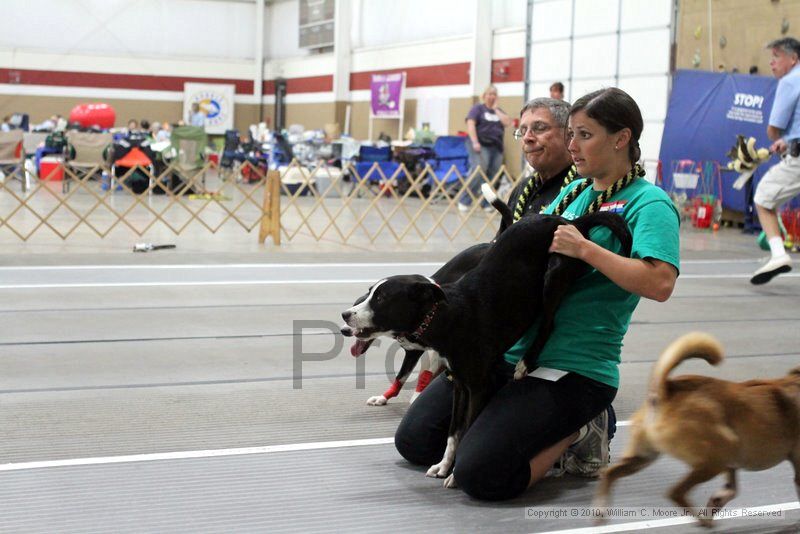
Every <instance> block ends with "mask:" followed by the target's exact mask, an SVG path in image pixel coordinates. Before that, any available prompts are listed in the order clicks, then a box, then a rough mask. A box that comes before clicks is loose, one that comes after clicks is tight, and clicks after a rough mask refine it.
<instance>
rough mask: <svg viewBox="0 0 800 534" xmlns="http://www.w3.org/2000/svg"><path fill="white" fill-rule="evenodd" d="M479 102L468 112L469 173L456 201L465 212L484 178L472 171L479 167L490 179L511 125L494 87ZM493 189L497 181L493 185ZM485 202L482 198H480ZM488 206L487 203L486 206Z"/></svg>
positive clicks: (476, 195) (501, 157)
mask: <svg viewBox="0 0 800 534" xmlns="http://www.w3.org/2000/svg"><path fill="white" fill-rule="evenodd" d="M481 100H482V102H481V103H480V104H475V105H474V106H472V109H470V110H469V113H467V118H466V121H467V133H468V137H467V140H466V144H467V152H468V153H469V166H470V171H469V172H470V176H472V179H471V180H469V181H468V182H467V185H466V187H465V191H464V192H463V193H462V194H461V198H460V199H459V201H458V210H459V211H467V210H469V207H470V205H471V204H472V197H471V196H470V195H469V194H468V193H467V190H468V191H470V192H471V193H472V194H473V195H474V196H475V198H480V196H481V193H480V189H481V184H482V183H483V180H482V179H481V178H480V174H473V173H475V170H476V169H478V168H479V167H480V169H481V170H483V172H484V173H486V177H487V178H488V179H489V180H492V179H493V178H494V177H495V175H496V174H497V172H498V171H499V170H500V167H501V165H502V164H503V131H504V130H505V128H506V126H509V125H511V117H509V116H508V115H506V113H505V112H504V111H503V110H502V109H500V107H499V106H498V105H497V88H496V87H495V86H494V85H490V86H489V87H487V88H486V90H485V91H484V92H483V96H482V97H481ZM493 185H494V187H495V189H496V188H497V187H498V186H499V185H500V184H499V181H498V182H497V183H494V184H493ZM482 202H484V203H485V201H482ZM487 208H488V206H487Z"/></svg>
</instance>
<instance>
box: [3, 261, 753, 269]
mask: <svg viewBox="0 0 800 534" xmlns="http://www.w3.org/2000/svg"><path fill="white" fill-rule="evenodd" d="M759 261H761V259H759V258H731V259H709V260H683V261H682V262H681V264H682V265H701V264H702V265H705V264H726V263H758V262H759ZM441 265H444V262H443V261H439V262H436V261H419V262H417V261H413V262H412V261H409V262H374V263H345V262H338V263H336V262H335V263H325V262H320V263H211V264H174V265H172V264H157V265H141V264H133V265H5V266H0V272H2V271H51V270H52V271H55V270H66V271H69V270H76V271H86V270H92V269H99V270H118V269H125V270H130V269H134V270H147V269H151V270H158V269H165V270H175V269H198V270H203V269H271V268H286V269H295V268H302V267H353V268H370V267H410V266H422V267H439V266H441Z"/></svg>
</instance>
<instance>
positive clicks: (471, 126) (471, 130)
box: [467, 119, 481, 152]
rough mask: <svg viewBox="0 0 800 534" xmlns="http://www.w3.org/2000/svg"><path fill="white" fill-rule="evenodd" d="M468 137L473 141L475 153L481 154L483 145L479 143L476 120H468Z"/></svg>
mask: <svg viewBox="0 0 800 534" xmlns="http://www.w3.org/2000/svg"><path fill="white" fill-rule="evenodd" d="M467 135H469V138H470V139H471V140H472V149H473V150H474V151H475V152H480V151H481V144H480V143H479V142H478V130H477V129H476V128H475V120H474V119H467Z"/></svg>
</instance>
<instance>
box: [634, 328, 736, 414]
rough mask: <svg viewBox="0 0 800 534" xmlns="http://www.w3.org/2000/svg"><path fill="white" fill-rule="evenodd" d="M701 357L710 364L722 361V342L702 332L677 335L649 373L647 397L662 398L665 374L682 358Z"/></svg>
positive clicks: (664, 389)
mask: <svg viewBox="0 0 800 534" xmlns="http://www.w3.org/2000/svg"><path fill="white" fill-rule="evenodd" d="M689 358H702V359H703V360H705V361H707V362H708V363H710V364H711V365H717V364H719V363H720V362H721V361H722V358H723V354H722V344H721V343H720V342H719V341H717V339H716V338H715V337H714V336H712V335H710V334H706V333H704V332H690V333H688V334H684V335H683V336H681V337H679V338H678V339H676V340H675V341H673V342H672V343H670V345H669V346H668V347H667V348H666V350H665V351H664V352H663V353H661V356H660V357H659V358H658V361H657V362H656V364H655V366H654V367H653V372H652V374H651V375H650V387H649V389H648V398H650V399H651V400H653V399H655V400H656V401H657V400H658V399H663V398H664V397H665V396H666V394H667V376H668V375H669V373H670V372H671V371H672V370H673V369H675V367H677V366H678V364H680V363H681V362H682V361H683V360H686V359H689Z"/></svg>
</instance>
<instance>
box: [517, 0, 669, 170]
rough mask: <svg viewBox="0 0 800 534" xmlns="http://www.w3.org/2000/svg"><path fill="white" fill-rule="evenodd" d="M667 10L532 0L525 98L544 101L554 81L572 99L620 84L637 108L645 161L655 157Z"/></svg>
mask: <svg viewBox="0 0 800 534" xmlns="http://www.w3.org/2000/svg"><path fill="white" fill-rule="evenodd" d="M573 2H574V7H575V10H574V17H573ZM671 9H672V1H671V0H536V2H535V4H534V9H533V30H532V31H533V34H532V41H533V43H532V46H531V73H530V81H531V92H530V94H531V96H546V95H547V94H548V87H549V86H550V84H551V83H553V82H554V81H557V80H558V81H561V82H563V83H564V85H565V86H566V91H565V97H566V98H567V99H568V100H570V101H574V100H576V99H577V98H579V97H580V96H582V95H584V94H586V93H588V92H590V91H594V90H596V89H601V88H603V87H610V86H617V87H620V88H621V89H623V90H624V91H626V92H628V93H629V94H630V95H631V96H632V97H633V98H634V99H635V100H636V102H637V103H638V104H639V107H640V109H641V111H642V116H643V117H644V120H645V129H644V134H643V136H642V139H641V145H642V154H643V156H644V157H645V158H648V159H657V158H658V154H659V149H660V145H661V134H662V131H663V127H664V118H665V117H666V113H667V98H668V91H669V54H670V42H669V40H670V30H669V25H670V20H671ZM618 31H619V34H618V33H617V32H618Z"/></svg>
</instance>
